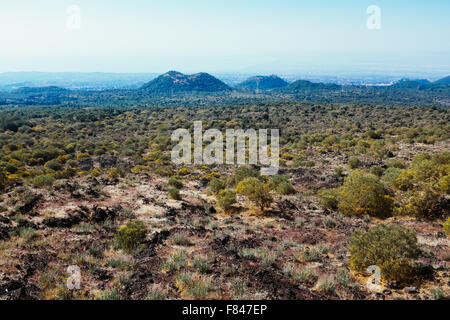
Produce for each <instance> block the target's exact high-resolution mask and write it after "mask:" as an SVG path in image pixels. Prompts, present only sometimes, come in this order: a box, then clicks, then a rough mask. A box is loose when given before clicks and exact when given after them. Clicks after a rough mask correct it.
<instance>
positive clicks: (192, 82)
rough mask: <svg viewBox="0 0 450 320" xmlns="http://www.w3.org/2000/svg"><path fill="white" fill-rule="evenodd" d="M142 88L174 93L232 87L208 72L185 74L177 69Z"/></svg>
mask: <svg viewBox="0 0 450 320" xmlns="http://www.w3.org/2000/svg"><path fill="white" fill-rule="evenodd" d="M141 90H143V91H145V92H147V93H150V94H174V93H180V92H219V91H229V90H231V88H230V87H229V86H227V85H226V84H225V83H223V82H222V81H220V80H219V79H217V78H215V77H213V76H212V75H210V74H208V73H196V74H193V75H185V74H182V73H180V72H177V71H169V72H167V73H165V74H163V75H160V76H159V77H157V78H156V79H154V80H152V81H150V82H148V83H146V84H145V85H144V86H142V87H141Z"/></svg>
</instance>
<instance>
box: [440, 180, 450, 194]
mask: <svg viewBox="0 0 450 320" xmlns="http://www.w3.org/2000/svg"><path fill="white" fill-rule="evenodd" d="M439 189H440V190H441V191H442V192H444V193H447V194H450V175H446V176H443V177H442V178H441V179H440V180H439Z"/></svg>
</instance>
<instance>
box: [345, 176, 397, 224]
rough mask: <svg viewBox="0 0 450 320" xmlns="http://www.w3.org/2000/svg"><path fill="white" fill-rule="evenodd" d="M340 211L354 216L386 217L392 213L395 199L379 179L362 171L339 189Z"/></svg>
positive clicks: (347, 180)
mask: <svg viewBox="0 0 450 320" xmlns="http://www.w3.org/2000/svg"><path fill="white" fill-rule="evenodd" d="M338 199H339V203H338V209H339V211H341V212H342V213H344V214H347V215H354V216H360V217H362V216H365V215H370V216H376V217H386V216H389V215H390V214H391V213H392V206H393V199H392V198H391V197H390V196H389V195H388V194H387V193H386V190H385V188H384V185H383V184H382V183H380V182H379V181H378V179H377V178H376V177H375V176H373V175H371V174H365V173H364V172H363V171H361V170H355V171H353V172H352V173H351V174H350V175H349V176H348V177H347V178H345V180H344V184H343V185H342V186H341V187H340V188H339V195H338Z"/></svg>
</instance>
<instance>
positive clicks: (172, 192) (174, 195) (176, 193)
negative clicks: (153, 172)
mask: <svg viewBox="0 0 450 320" xmlns="http://www.w3.org/2000/svg"><path fill="white" fill-rule="evenodd" d="M167 194H168V197H169V198H170V199H173V200H180V199H181V196H180V190H178V189H177V188H170V189H169V191H167Z"/></svg>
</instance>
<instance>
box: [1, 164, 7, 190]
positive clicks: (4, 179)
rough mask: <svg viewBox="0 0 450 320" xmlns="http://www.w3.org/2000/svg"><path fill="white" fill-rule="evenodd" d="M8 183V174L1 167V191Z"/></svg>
mask: <svg viewBox="0 0 450 320" xmlns="http://www.w3.org/2000/svg"><path fill="white" fill-rule="evenodd" d="M7 183H8V179H7V177H6V174H5V173H4V172H3V170H1V169H0V191H1V190H3V189H5V187H6V185H7Z"/></svg>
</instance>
